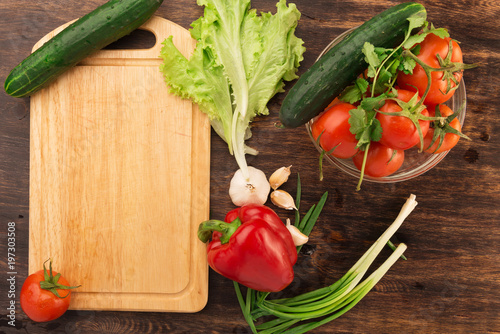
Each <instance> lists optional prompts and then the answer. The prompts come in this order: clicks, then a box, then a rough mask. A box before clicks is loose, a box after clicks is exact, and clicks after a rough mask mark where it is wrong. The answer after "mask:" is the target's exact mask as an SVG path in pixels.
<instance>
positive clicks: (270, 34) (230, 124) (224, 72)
mask: <svg viewBox="0 0 500 334" xmlns="http://www.w3.org/2000/svg"><path fill="white" fill-rule="evenodd" d="M198 5H200V6H204V14H203V16H202V17H200V18H199V19H198V20H196V21H195V22H193V23H192V29H191V36H192V37H193V38H194V39H196V40H197V42H198V43H197V46H196V49H195V51H194V53H193V55H192V56H191V57H190V58H189V60H188V59H186V58H185V57H184V56H183V55H182V54H181V53H180V52H179V51H178V50H177V49H176V47H175V45H174V44H173V43H172V38H171V37H169V38H167V39H166V40H165V42H163V48H162V50H161V57H162V58H163V64H162V65H161V67H160V70H161V71H162V72H163V75H164V78H165V82H166V84H167V85H168V86H169V91H170V92H171V93H173V94H175V95H178V96H180V97H182V98H187V99H191V100H192V101H193V102H194V103H196V104H198V105H199V107H200V110H202V111H203V112H205V113H206V114H207V115H208V116H209V118H210V122H211V125H212V127H213V128H214V130H215V131H216V132H217V134H218V135H219V136H220V137H221V138H223V139H224V140H225V141H226V143H227V144H228V148H229V151H230V153H231V154H233V155H234V156H235V158H236V161H237V163H238V165H239V167H240V168H241V169H242V171H243V173H244V175H246V176H247V175H248V173H247V163H246V158H245V154H256V153H257V152H256V151H255V150H253V149H250V148H249V147H247V146H246V145H245V140H246V139H248V138H249V136H250V134H251V133H250V130H249V128H250V123H251V121H252V120H253V118H254V117H255V116H257V115H267V114H268V113H269V110H268V109H267V103H268V102H269V100H270V99H271V98H272V97H273V96H274V95H275V94H276V93H279V92H283V91H284V90H283V87H284V81H291V80H293V79H296V78H297V74H296V72H297V69H298V67H299V65H300V62H301V61H302V60H303V53H304V52H305V48H304V47H303V45H302V44H303V41H302V40H301V39H300V38H298V37H296V36H295V28H296V26H297V23H298V20H299V19H300V12H299V11H298V9H297V8H296V6H295V5H294V4H290V5H289V6H287V4H286V1H285V0H280V1H279V2H278V3H277V5H276V7H277V12H276V14H274V15H273V14H271V13H262V14H261V15H258V14H257V12H256V10H255V9H250V1H249V0H234V1H231V0H198Z"/></svg>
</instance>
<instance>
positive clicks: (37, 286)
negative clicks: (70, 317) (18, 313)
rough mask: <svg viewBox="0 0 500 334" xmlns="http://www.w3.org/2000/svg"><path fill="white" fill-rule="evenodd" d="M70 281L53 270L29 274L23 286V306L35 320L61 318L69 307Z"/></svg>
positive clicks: (44, 269) (27, 313) (21, 295)
mask: <svg viewBox="0 0 500 334" xmlns="http://www.w3.org/2000/svg"><path fill="white" fill-rule="evenodd" d="M74 288H76V286H69V283H68V281H67V280H66V279H65V278H64V277H62V276H58V274H57V272H55V271H52V262H51V263H50V273H49V272H47V269H46V268H45V264H44V265H43V270H39V271H37V272H36V273H34V274H31V275H29V276H28V277H27V278H26V280H25V281H24V283H23V286H22V288H21V294H20V299H21V308H22V310H23V311H24V313H26V315H27V316H28V317H29V318H30V319H31V320H33V321H36V322H46V321H51V320H54V319H57V318H59V317H60V316H62V315H63V314H64V313H65V312H66V310H67V309H68V307H69V303H70V301H71V290H70V289H74Z"/></svg>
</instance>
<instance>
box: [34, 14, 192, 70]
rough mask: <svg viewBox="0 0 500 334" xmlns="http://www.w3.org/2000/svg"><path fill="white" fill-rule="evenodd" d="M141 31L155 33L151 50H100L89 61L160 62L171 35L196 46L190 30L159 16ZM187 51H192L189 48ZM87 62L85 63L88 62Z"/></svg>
mask: <svg viewBox="0 0 500 334" xmlns="http://www.w3.org/2000/svg"><path fill="white" fill-rule="evenodd" d="M75 21H76V20H73V21H70V22H67V23H65V24H63V25H61V26H59V27H58V28H56V29H54V30H53V31H51V32H49V33H48V34H47V35H45V36H44V37H42V38H41V39H40V40H39V41H38V42H37V43H36V44H35V45H34V47H33V50H32V51H35V50H36V49H38V48H39V47H40V46H42V45H43V43H45V42H47V41H48V40H49V39H50V38H52V37H54V36H55V35H57V34H58V33H59V32H61V31H62V30H63V29H64V28H66V27H67V26H68V25H70V24H71V23H73V22H75ZM139 29H142V30H146V31H149V32H151V33H153V35H154V36H155V38H156V43H155V45H154V46H153V47H151V48H149V49H126V50H106V49H104V50H100V51H98V52H96V53H94V54H92V55H90V56H89V57H88V58H87V60H90V59H97V58H100V59H103V58H108V59H109V58H113V59H117V58H119V59H121V58H134V59H137V58H139V59H157V60H159V59H160V58H159V56H160V51H161V48H162V43H163V41H164V40H165V39H166V38H167V37H168V36H170V35H173V36H174V37H173V42H174V44H175V45H178V44H180V43H192V44H193V45H194V43H196V42H195V40H193V39H192V38H191V36H190V33H189V31H188V30H186V29H184V28H183V27H181V26H180V25H178V24H176V23H173V22H172V21H169V20H166V19H164V18H162V17H159V16H153V17H151V18H150V19H149V20H148V21H147V22H146V23H144V24H143V25H142V26H140V27H139ZM178 48H179V50H181V52H182V50H185V49H186V48H185V47H183V46H180V47H178ZM187 49H189V50H190V49H192V47H191V48H189V47H188V48H187ZM184 56H185V57H189V55H188V54H184ZM87 60H85V62H87Z"/></svg>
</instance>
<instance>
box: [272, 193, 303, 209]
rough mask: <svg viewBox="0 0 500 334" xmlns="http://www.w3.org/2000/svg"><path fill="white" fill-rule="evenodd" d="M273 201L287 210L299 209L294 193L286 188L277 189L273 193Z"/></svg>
mask: <svg viewBox="0 0 500 334" xmlns="http://www.w3.org/2000/svg"><path fill="white" fill-rule="evenodd" d="M271 202H273V204H274V205H276V206H277V207H280V208H282V209H285V210H297V207H296V206H295V201H294V200H293V197H292V195H290V194H289V193H287V192H286V191H284V190H275V191H273V192H272V193H271Z"/></svg>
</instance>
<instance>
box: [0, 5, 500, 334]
mask: <svg viewBox="0 0 500 334" xmlns="http://www.w3.org/2000/svg"><path fill="white" fill-rule="evenodd" d="M104 2H105V1H104V0H99V1H97V0H92V1H85V2H81V3H76V2H74V1H65V2H61V1H37V2H28V1H26V0H22V1H14V0H4V1H3V2H2V5H0V11H1V12H2V18H4V20H2V22H0V30H1V31H2V32H3V34H2V36H1V37H0V58H1V59H2V62H1V63H0V77H1V78H5V77H6V76H7V74H8V71H9V70H10V69H11V68H12V67H14V66H15V65H16V64H17V63H18V62H19V61H20V60H22V58H23V57H24V56H25V55H27V54H28V53H29V51H30V50H31V47H32V46H33V44H34V43H35V42H36V41H37V40H38V39H40V38H41V37H42V36H43V35H44V34H45V33H47V32H49V31H50V30H52V29H53V28H55V27H56V26H58V25H60V24H63V23H65V22H67V21H69V20H72V19H74V18H76V17H78V16H81V15H83V14H85V13H86V12H88V11H90V10H92V9H93V8H95V7H96V6H98V5H100V4H102V3H104ZM294 2H295V3H296V4H297V6H298V8H299V10H301V12H302V18H301V21H300V23H299V26H298V28H297V35H298V36H300V37H302V38H303V39H304V41H305V45H306V47H307V52H306V54H305V59H304V62H303V64H302V67H301V69H300V71H299V73H302V72H303V71H305V69H306V68H308V67H309V66H310V65H311V64H312V63H313V62H314V60H315V59H316V57H317V56H318V55H319V53H320V52H321V50H322V49H323V48H324V47H325V46H326V45H327V44H328V42H329V41H330V40H331V39H333V38H335V37H336V36H337V35H338V34H340V33H341V32H343V31H344V30H346V29H348V28H351V27H353V26H356V25H359V24H360V23H362V22H363V21H364V20H366V19H367V18H368V17H369V16H371V15H373V14H376V13H378V12H380V11H381V10H383V9H385V8H388V7H389V6H392V5H394V4H396V3H400V2H402V1H392V0H384V1H374V0H370V1H362V0H347V1H337V0H334V1H322V0H314V1H310V0H308V1H306V0H298V1H294ZM421 3H422V4H424V5H425V6H426V8H427V11H428V16H429V19H430V20H431V21H432V22H434V23H435V24H436V25H437V26H444V27H447V28H449V29H450V32H451V34H452V36H453V37H455V38H456V39H458V40H459V41H461V43H462V48H463V50H464V59H465V60H466V61H467V62H477V63H480V64H481V66H480V67H479V68H476V69H474V70H470V71H469V72H467V73H466V74H465V76H464V78H465V82H466V88H467V98H468V108H467V118H466V123H465V126H464V132H465V133H466V134H467V135H469V136H470V137H471V138H472V141H471V142H466V141H461V142H460V143H459V144H458V146H457V147H456V148H455V149H454V150H453V151H452V152H451V153H450V154H448V156H447V157H446V158H445V160H443V161H442V162H441V163H440V164H439V165H438V166H436V167H435V168H434V169H433V170H431V171H429V172H428V173H426V174H424V175H422V176H420V177H418V178H417V179H413V180H410V181H407V182H404V183H398V184H391V185H381V184H373V183H365V184H364V186H363V189H362V190H361V191H360V192H356V191H355V190H354V188H355V185H356V180H355V179H354V178H350V177H348V176H344V175H342V174H340V172H339V171H337V170H336V169H334V167H331V166H326V167H325V180H324V181H323V182H321V183H320V182H319V181H318V171H317V157H318V156H317V152H316V150H315V149H314V147H313V146H312V144H311V143H310V141H309V138H308V137H307V133H306V131H305V129H304V128H299V129H293V130H279V129H276V128H275V127H274V123H275V122H277V121H278V116H277V114H278V110H279V106H280V104H281V101H282V100H283V97H284V94H279V95H277V96H276V97H275V98H274V99H273V100H271V102H270V104H269V109H270V115H269V116H267V117H262V118H258V119H256V120H255V121H254V123H253V126H254V128H253V135H254V136H253V138H252V139H251V141H250V142H249V144H250V145H253V146H254V147H256V148H258V149H259V151H260V152H261V153H260V155H259V156H257V157H254V158H250V159H249V162H250V163H251V164H253V165H255V166H259V168H261V169H263V170H264V171H265V172H266V173H270V172H272V171H273V170H274V169H276V168H278V167H281V166H282V165H290V164H292V165H293V168H292V170H293V172H294V173H295V172H300V176H301V180H302V185H303V203H302V205H303V208H307V207H309V206H310V205H312V204H313V203H315V202H316V201H317V200H318V199H319V197H320V196H321V194H322V193H323V192H324V191H326V190H328V191H329V193H330V198H329V201H328V203H327V206H326V208H325V210H324V212H323V214H322V215H321V217H320V220H319V222H318V225H317V227H316V229H315V230H314V232H313V234H312V236H311V243H310V245H308V247H305V248H304V252H303V253H302V254H301V255H300V257H299V261H298V266H297V269H296V275H297V280H296V282H294V284H293V286H292V287H293V291H291V292H293V293H295V292H299V291H305V290H308V289H313V288H318V287H322V286H325V285H326V284H329V283H331V282H333V281H334V280H336V279H337V278H339V277H340V275H342V274H343V273H344V272H345V271H346V270H347V269H348V268H349V267H350V266H351V265H352V264H353V263H354V262H355V261H356V260H357V259H358V258H359V256H360V255H361V254H362V253H363V252H364V250H365V249H366V248H368V247H369V245H370V244H371V242H373V241H374V240H375V239H376V238H377V237H378V235H379V234H380V233H381V232H382V231H383V230H384V229H385V227H386V226H387V225H388V224H390V222H391V221H392V219H393V218H394V216H395V214H397V212H398V210H399V207H400V205H401V204H402V202H403V201H404V199H405V198H406V197H407V196H408V194H409V193H410V192H414V193H415V194H416V195H417V201H418V202H419V205H418V206H417V208H416V210H415V211H414V213H412V215H411V216H410V218H409V219H408V221H407V222H406V223H405V224H404V225H403V226H402V228H401V229H400V231H399V232H398V233H397V234H396V237H397V240H399V241H401V242H405V243H407V244H408V251H407V252H406V255H407V257H408V261H400V262H398V263H397V264H396V265H395V266H394V268H393V269H391V270H390V271H389V273H388V274H387V276H386V277H385V278H383V279H382V280H381V282H380V283H379V285H377V286H376V287H375V289H374V290H373V291H372V292H371V293H370V294H369V295H368V296H367V297H366V298H365V299H364V300H363V301H362V302H360V303H359V304H358V305H357V306H356V307H355V308H354V309H353V310H351V311H350V312H349V313H347V314H345V315H344V316H342V317H341V318H339V319H337V320H335V321H334V322H333V323H331V324H328V325H325V326H324V327H321V328H319V329H318V330H317V331H315V333H393V332H399V333H495V332H499V330H500V320H499V317H498V311H497V310H498V309H499V308H500V305H499V300H500V295H499V292H498V291H499V288H500V286H499V281H498V274H499V269H500V268H499V265H498V259H499V256H500V254H499V249H498V242H499V240H500V232H499V231H500V230H499V207H500V200H499V196H500V194H499V181H500V180H499V176H498V170H499V165H500V156H499V155H498V152H499V149H500V141H499V139H498V138H499V137H498V136H496V134H497V133H499V131H500V125H499V122H498V114H499V112H500V108H499V107H498V103H496V101H497V100H498V96H499V95H500V94H499V93H500V91H499V90H500V88H499V87H498V85H495V84H491V83H492V82H494V81H493V79H495V78H497V77H498V75H500V70H499V68H500V66H499V65H500V56H499V55H500V42H499V36H500V34H499V29H498V16H499V14H500V4H499V3H498V1H491V0H485V1H463V0H445V1H439V2H436V1H430V0H426V1H421ZM252 6H253V7H254V8H257V9H258V10H264V11H272V12H273V11H274V10H275V1H269V0H254V1H252ZM69 8H71V10H69ZM4 13H5V14H8V15H3V14H4ZM201 13H202V10H201V9H200V8H199V7H198V6H196V3H195V1H177V2H175V1H171V2H165V3H164V4H163V5H162V6H161V7H160V9H159V11H158V13H157V14H158V15H160V16H162V17H164V18H167V19H169V20H171V21H173V22H176V23H178V24H180V25H181V26H182V27H184V28H189V25H190V23H191V22H192V21H194V20H195V19H197V18H198V17H199V16H200V15H201ZM290 86H291V84H289V85H287V88H289V87H290ZM0 105H1V106H2V107H1V112H0V217H1V218H0V220H1V221H0V226H2V229H3V230H2V231H1V234H2V238H3V240H6V229H5V226H6V224H7V222H8V221H14V222H15V223H16V229H17V231H16V232H17V234H16V245H17V246H16V255H17V257H16V269H17V272H18V274H17V276H16V278H17V280H16V287H17V293H19V291H20V288H21V284H22V280H23V279H24V277H26V275H27V273H28V266H27V264H28V220H29V215H28V196H29V193H28V189H29V188H28V179H29V117H27V116H29V99H13V98H10V97H8V96H7V95H6V94H0ZM211 156H212V158H211V163H212V166H213V167H212V169H211V184H210V202H211V216H212V217H213V218H222V217H223V216H224V214H225V213H226V212H227V211H228V210H229V209H231V208H232V204H231V203H230V200H229V198H228V196H227V188H228V183H229V180H230V177H231V175H232V173H233V172H234V171H235V169H236V163H235V162H234V161H233V160H231V158H230V157H229V156H228V153H227V148H226V145H225V144H224V143H223V142H222V140H220V139H219V138H218V137H217V136H216V135H215V134H214V133H213V132H212V145H211ZM221 161H223V162H224V163H221ZM294 175H295V174H294ZM294 180H295V179H294V178H293V177H292V178H291V181H290V182H289V183H288V184H287V185H286V188H284V189H287V190H290V191H291V192H293V191H294V189H295V188H294V185H295V184H294ZM280 214H281V215H283V217H285V216H286V215H287V213H285V212H280ZM5 253H6V248H5V242H0V254H1V255H0V256H1V257H0V258H1V261H0V263H1V264H2V272H3V274H2V275H3V277H4V276H5V273H6V270H5V265H6V264H5V258H6V257H5ZM383 254H385V255H387V254H388V251H386V252H384V253H383ZM209 278H210V280H209V284H210V285H209V301H208V304H207V306H206V307H205V308H204V309H203V310H202V311H201V312H199V313H196V314H163V313H131V312H95V311H85V312H82V311H69V312H67V313H66V314H65V315H64V316H63V317H62V318H60V319H58V320H56V321H54V322H51V323H47V324H36V323H33V322H31V321H29V320H27V318H26V316H24V314H23V313H22V312H21V310H20V307H19V303H17V304H16V306H17V314H16V319H17V322H16V326H17V328H18V329H21V328H22V329H24V331H26V332H28V333H54V332H58V331H59V332H69V333H72V332H77V331H79V332H80V333H96V332H112V333H113V332H114V333H122V332H141V333H159V332H163V333H195V332H196V333H250V331H249V329H248V327H247V326H246V323H245V321H244V319H243V317H242V315H241V312H240V310H239V306H238V303H237V301H236V297H235V295H234V291H233V289H232V285H231V283H230V282H229V281H228V280H226V279H225V278H223V277H220V276H219V275H217V274H215V273H214V272H213V271H210V277H209ZM6 289H8V286H7V283H6V280H4V279H2V280H0V291H6ZM16 300H18V298H17V299H16ZM0 301H1V303H0V304H1V305H7V303H8V298H7V296H6V295H5V294H2V295H1V296H0ZM2 312H3V313H2ZM2 312H0V314H2V318H1V322H0V331H5V332H7V333H9V330H10V329H11V328H10V327H9V326H8V324H7V322H6V320H5V319H6V318H5V316H4V314H5V308H3V311H2Z"/></svg>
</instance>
